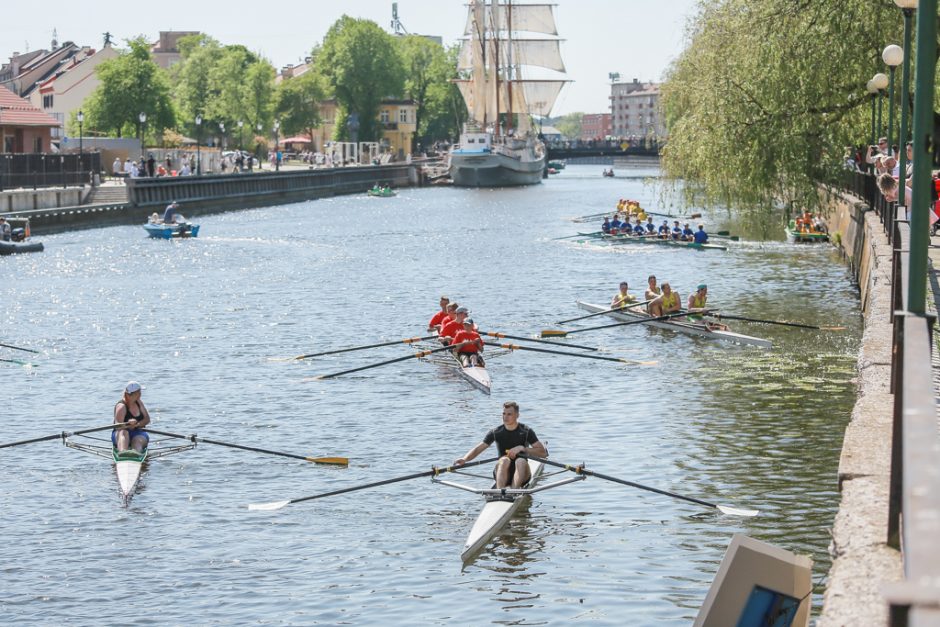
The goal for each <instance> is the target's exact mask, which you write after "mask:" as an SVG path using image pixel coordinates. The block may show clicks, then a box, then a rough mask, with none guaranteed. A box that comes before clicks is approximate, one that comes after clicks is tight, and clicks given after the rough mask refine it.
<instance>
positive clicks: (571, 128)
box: [552, 111, 584, 139]
mask: <svg viewBox="0 0 940 627" xmlns="http://www.w3.org/2000/svg"><path fill="white" fill-rule="evenodd" d="M583 118H584V114H583V113H581V112H580V111H579V112H576V113H568V114H566V115H563V116H561V117H560V118H558V119H557V120H556V121H555V122H553V123H552V126H554V127H555V128H557V129H558V130H559V131H561V134H562V135H563V136H564V137H565V139H577V138H579V137H581V120H582V119H583Z"/></svg>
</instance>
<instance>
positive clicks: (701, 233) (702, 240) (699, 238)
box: [692, 224, 708, 244]
mask: <svg viewBox="0 0 940 627" xmlns="http://www.w3.org/2000/svg"><path fill="white" fill-rule="evenodd" d="M692 239H693V240H695V243H696V244H707V243H708V233H706V232H705V225H704V224H699V225H698V230H697V231H696V232H695V234H694V235H693V236H692Z"/></svg>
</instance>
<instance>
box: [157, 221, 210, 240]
mask: <svg viewBox="0 0 940 627" xmlns="http://www.w3.org/2000/svg"><path fill="white" fill-rule="evenodd" d="M144 230H145V231H147V235H149V236H150V237H156V238H158V239H176V238H181V237H197V236H198V235H199V225H198V224H193V223H192V222H177V223H175V224H164V223H163V222H148V223H146V224H145V225H144Z"/></svg>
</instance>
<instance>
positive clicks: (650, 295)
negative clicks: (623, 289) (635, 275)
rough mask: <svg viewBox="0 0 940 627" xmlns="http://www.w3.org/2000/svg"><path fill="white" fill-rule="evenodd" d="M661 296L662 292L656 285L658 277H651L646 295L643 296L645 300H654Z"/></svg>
mask: <svg viewBox="0 0 940 627" xmlns="http://www.w3.org/2000/svg"><path fill="white" fill-rule="evenodd" d="M660 294H662V290H660V289H659V286H657V285H656V275H655V274H651V275H649V277H648V278H647V279H646V293H645V294H644V295H643V300H653V299H655V298H656V297H658V296H659V295H660Z"/></svg>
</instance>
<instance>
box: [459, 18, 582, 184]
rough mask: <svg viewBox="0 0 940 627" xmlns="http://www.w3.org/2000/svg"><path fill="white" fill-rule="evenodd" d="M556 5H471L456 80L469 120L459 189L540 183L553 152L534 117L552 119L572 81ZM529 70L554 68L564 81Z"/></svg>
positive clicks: (462, 139)
mask: <svg viewBox="0 0 940 627" xmlns="http://www.w3.org/2000/svg"><path fill="white" fill-rule="evenodd" d="M553 6H554V5H551V4H514V3H513V2H512V1H511V0H509V1H508V2H499V1H498V0H491V2H489V3H487V2H485V0H471V1H470V3H469V12H468V16H467V25H466V28H465V29H464V39H463V44H462V46H461V49H460V56H459V58H458V62H457V71H458V75H459V76H460V78H458V79H457V80H456V81H455V82H456V84H457V86H458V87H459V88H460V93H461V94H462V95H463V99H464V101H465V102H466V103H467V111H468V112H469V121H468V122H467V123H466V124H465V125H464V128H463V132H462V133H461V134H460V142H459V143H458V144H457V145H456V146H454V148H453V149H452V150H451V153H450V176H451V179H453V181H454V184H455V185H459V186H462V187H507V186H517V185H533V184H535V183H539V182H541V180H542V175H543V172H544V171H545V160H546V154H545V152H546V151H545V144H544V143H543V142H542V140H541V139H540V138H539V134H538V130H537V129H536V128H535V127H534V126H533V122H532V116H533V115H538V116H547V115H549V113H550V112H551V110H552V107H553V106H554V105H555V100H557V98H558V94H559V93H560V92H561V89H562V87H564V85H565V83H567V82H568V81H567V80H566V79H565V77H564V76H565V74H564V73H565V65H564V62H563V61H562V59H561V48H560V43H561V40H560V39H558V30H557V29H556V28H555V16H554V13H553V11H552V7H553ZM523 34H524V35H523ZM546 36H548V37H546ZM527 66H529V67H539V68H547V69H548V70H551V71H552V72H553V73H554V74H555V75H557V78H548V79H528V78H525V77H524V68H526V67H527Z"/></svg>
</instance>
